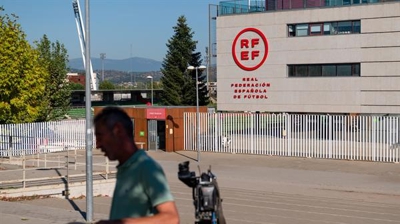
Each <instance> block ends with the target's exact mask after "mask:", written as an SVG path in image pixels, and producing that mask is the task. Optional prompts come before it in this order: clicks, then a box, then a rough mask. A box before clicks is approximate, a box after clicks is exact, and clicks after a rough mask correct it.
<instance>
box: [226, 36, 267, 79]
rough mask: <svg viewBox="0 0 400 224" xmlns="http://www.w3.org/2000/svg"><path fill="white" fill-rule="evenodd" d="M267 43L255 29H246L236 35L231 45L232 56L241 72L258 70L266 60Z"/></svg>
mask: <svg viewBox="0 0 400 224" xmlns="http://www.w3.org/2000/svg"><path fill="white" fill-rule="evenodd" d="M267 55H268V41H267V38H266V37H265V36H264V34H263V33H262V32H261V31H260V30H258V29H256V28H246V29H244V30H242V31H240V32H239V33H238V35H236V37H235V40H234V41H233V44H232V56H233V60H235V63H236V64H237V65H238V66H239V67H240V68H241V69H243V70H246V71H253V70H256V69H258V68H259V67H260V66H261V65H262V64H263V63H264V62H265V60H266V59H267Z"/></svg>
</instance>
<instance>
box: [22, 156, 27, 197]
mask: <svg viewBox="0 0 400 224" xmlns="http://www.w3.org/2000/svg"><path fill="white" fill-rule="evenodd" d="M25 162H26V161H25V151H24V150H23V151H22V188H23V189H25V187H26V182H25V178H26V170H25V167H26V166H25Z"/></svg>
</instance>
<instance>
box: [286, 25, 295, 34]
mask: <svg viewBox="0 0 400 224" xmlns="http://www.w3.org/2000/svg"><path fill="white" fill-rule="evenodd" d="M288 29H289V37H294V36H295V34H296V33H295V32H294V31H295V29H296V25H288Z"/></svg>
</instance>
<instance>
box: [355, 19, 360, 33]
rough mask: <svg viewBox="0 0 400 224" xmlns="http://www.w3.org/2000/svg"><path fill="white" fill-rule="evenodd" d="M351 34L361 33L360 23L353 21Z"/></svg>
mask: <svg viewBox="0 0 400 224" xmlns="http://www.w3.org/2000/svg"><path fill="white" fill-rule="evenodd" d="M353 33H361V22H360V21H353Z"/></svg>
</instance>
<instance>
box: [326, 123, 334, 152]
mask: <svg viewBox="0 0 400 224" xmlns="http://www.w3.org/2000/svg"><path fill="white" fill-rule="evenodd" d="M327 116H328V136H329V137H328V138H329V139H328V147H329V150H328V151H329V155H328V158H329V159H332V144H333V142H332V139H333V124H332V115H327Z"/></svg>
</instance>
